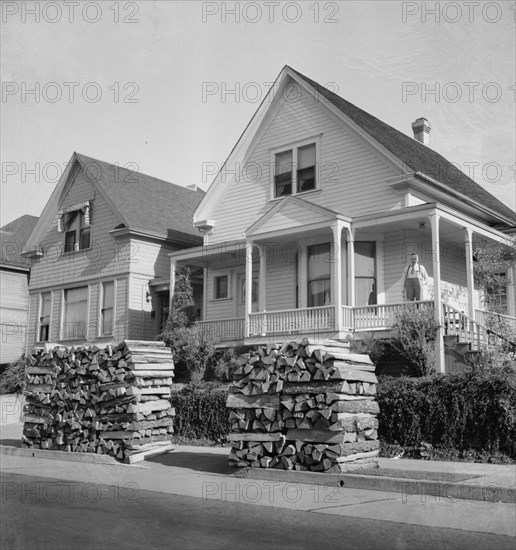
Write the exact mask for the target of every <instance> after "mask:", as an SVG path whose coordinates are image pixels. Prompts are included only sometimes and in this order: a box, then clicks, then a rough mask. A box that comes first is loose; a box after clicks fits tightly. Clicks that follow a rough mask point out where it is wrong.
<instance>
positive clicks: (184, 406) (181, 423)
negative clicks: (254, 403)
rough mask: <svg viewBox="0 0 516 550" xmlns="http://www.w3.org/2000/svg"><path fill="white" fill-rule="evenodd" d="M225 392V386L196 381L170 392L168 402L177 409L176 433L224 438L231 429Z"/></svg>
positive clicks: (188, 436)
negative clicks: (201, 383) (196, 382)
mask: <svg viewBox="0 0 516 550" xmlns="http://www.w3.org/2000/svg"><path fill="white" fill-rule="evenodd" d="M227 395H228V391H227V388H226V387H220V386H219V387H213V386H212V387H210V386H208V387H202V386H198V385H188V386H185V387H184V388H183V389H182V390H181V391H179V392H175V393H173V394H172V397H171V402H172V406H173V407H175V409H176V417H175V421H174V429H175V433H176V435H177V436H182V437H187V438H194V439H203V438H204V439H208V440H210V441H212V442H214V443H221V442H224V441H225V440H226V436H227V434H228V433H229V429H230V425H229V411H228V409H226V399H227Z"/></svg>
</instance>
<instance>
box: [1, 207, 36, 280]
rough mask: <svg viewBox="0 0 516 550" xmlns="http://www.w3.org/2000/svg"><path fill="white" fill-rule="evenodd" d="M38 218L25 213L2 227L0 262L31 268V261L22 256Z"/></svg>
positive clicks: (6, 264) (5, 264)
mask: <svg viewBox="0 0 516 550" xmlns="http://www.w3.org/2000/svg"><path fill="white" fill-rule="evenodd" d="M37 221H38V218H37V217H36V216H30V215H29V214H25V215H24V216H20V217H19V218H17V219H16V220H14V221H12V222H11V223H8V224H7V225H4V226H3V227H0V241H1V249H0V264H1V265H4V266H7V267H9V266H12V267H24V268H26V269H29V267H30V263H29V262H28V261H27V260H26V259H25V258H23V256H21V252H22V250H23V249H24V247H25V243H26V242H27V239H28V238H29V235H30V234H31V233H32V230H33V229H34V227H35V226H36V222H37Z"/></svg>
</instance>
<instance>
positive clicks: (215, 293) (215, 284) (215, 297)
mask: <svg viewBox="0 0 516 550" xmlns="http://www.w3.org/2000/svg"><path fill="white" fill-rule="evenodd" d="M222 279H226V294H225V296H220V295H219V288H218V281H219V280H222ZM230 298H231V296H230V279H229V274H227V273H226V274H219V275H213V300H229V299H230Z"/></svg>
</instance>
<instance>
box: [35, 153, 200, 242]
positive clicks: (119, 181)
mask: <svg viewBox="0 0 516 550" xmlns="http://www.w3.org/2000/svg"><path fill="white" fill-rule="evenodd" d="M66 166H67V167H66V169H65V171H64V173H63V175H62V176H61V178H60V180H59V182H58V184H57V185H56V187H55V189H54V191H53V192H52V195H51V196H50V199H49V200H48V201H47V203H46V205H45V207H44V208H43V212H42V214H41V216H40V218H39V220H38V223H37V224H36V226H35V228H34V230H33V231H32V233H31V235H30V237H29V238H28V239H27V243H26V249H25V251H26V252H32V251H33V250H35V249H36V248H37V247H38V242H40V241H41V238H42V235H43V234H44V232H45V231H47V230H48V227H49V226H50V224H51V223H52V221H53V220H54V219H55V216H56V215H57V214H58V211H59V209H60V208H61V202H62V200H63V193H64V192H65V190H66V188H67V184H68V183H69V182H71V183H72V184H73V181H72V180H73V177H74V170H75V169H76V167H78V166H79V167H80V168H81V169H82V170H84V171H85V173H86V175H87V177H88V180H89V181H90V182H91V184H92V185H94V186H95V187H96V188H97V189H98V190H99V191H100V193H101V195H102V197H103V198H104V199H105V200H106V201H107V202H108V204H109V205H110V206H111V208H112V209H113V210H114V211H115V212H116V214H117V215H118V217H119V218H120V219H121V220H122V222H123V225H122V226H121V227H117V228H116V229H121V228H122V229H123V228H125V229H128V230H132V231H137V232H140V233H144V234H147V235H149V236H154V237H157V238H160V239H164V238H168V239H170V240H173V241H176V242H178V241H179V242H181V243H183V244H185V245H189V246H192V245H196V244H200V243H201V242H202V237H201V236H200V234H199V231H198V230H197V229H195V228H194V227H193V213H194V211H195V209H196V208H197V206H198V205H199V202H200V201H201V199H202V198H203V197H204V191H202V190H201V189H195V190H194V189H192V188H188V187H182V186H180V185H176V184H174V183H169V182H167V181H164V180H161V179H158V178H155V177H152V176H148V175H146V174H142V173H140V172H135V171H132V170H128V169H127V168H122V167H121V166H118V165H114V164H110V163H108V162H105V161H102V160H98V159H94V158H92V157H88V156H86V155H82V154H80V153H76V152H74V153H73V155H72V157H71V159H70V161H69V162H68V163H67V165H66ZM113 229H115V228H113Z"/></svg>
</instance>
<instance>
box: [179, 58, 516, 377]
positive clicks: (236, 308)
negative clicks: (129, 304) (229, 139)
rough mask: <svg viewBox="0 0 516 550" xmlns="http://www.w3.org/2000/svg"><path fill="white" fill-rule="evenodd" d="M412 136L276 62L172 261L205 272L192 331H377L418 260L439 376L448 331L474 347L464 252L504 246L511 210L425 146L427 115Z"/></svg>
mask: <svg viewBox="0 0 516 550" xmlns="http://www.w3.org/2000/svg"><path fill="white" fill-rule="evenodd" d="M413 131H414V135H413V136H412V135H410V136H409V135H406V134H404V133H402V132H400V131H398V130H396V129H395V128H392V127H391V126H389V125H388V124H386V123H384V122H382V121H381V120H379V119H378V118H376V117H374V116H372V115H370V114H369V113H367V112H365V111H363V110H362V109H360V108H358V107H356V106H355V105H352V104H351V103H349V102H348V101H346V100H345V99H343V98H342V97H340V96H338V95H337V94H335V93H333V92H331V91H329V90H328V89H326V88H325V87H323V86H321V85H320V84H318V83H317V82H314V81H313V80H311V79H310V78H307V77H306V76H304V75H302V74H301V73H299V72H297V71H295V70H293V69H292V68H290V67H288V66H286V67H284V69H283V70H282V71H281V73H280V75H279V76H278V78H277V80H276V82H275V84H274V86H272V87H271V91H270V92H269V96H268V97H267V98H266V99H265V100H264V101H263V102H262V104H261V105H260V107H259V108H258V110H257V112H256V113H255V115H254V116H253V118H252V120H251V121H250V123H249V124H248V125H247V127H246V128H245V130H244V132H243V134H242V136H241V137H240V139H239V141H238V142H237V143H236V145H235V146H234V148H233V149H232V151H231V153H230V155H229V157H228V158H227V160H226V162H225V164H224V165H223V167H222V169H221V171H220V173H219V174H218V175H217V176H216V178H215V179H214V181H213V183H212V184H211V186H210V188H209V190H208V192H207V193H206V196H205V197H204V198H203V200H202V201H201V203H200V204H199V206H198V207H197V209H196V211H195V213H194V225H195V227H197V228H199V229H200V230H201V231H202V232H203V234H204V244H203V246H201V247H197V248H192V249H188V250H184V251H177V252H174V253H172V254H171V255H170V259H171V264H172V265H171V270H172V273H173V272H174V270H175V269H176V265H177V264H178V263H184V264H188V265H193V266H197V267H199V268H201V267H202V268H203V270H204V294H203V296H204V306H203V319H202V321H201V322H200V323H199V327H200V328H201V330H202V331H204V332H205V333H209V334H212V335H213V336H214V337H215V338H217V339H218V340H220V341H222V342H224V341H226V342H242V341H245V342H247V343H252V342H257V341H260V339H262V340H263V339H265V340H271V339H272V340H280V339H282V338H285V337H290V336H293V335H312V336H317V337H321V338H327V337H331V338H338V339H344V338H346V337H348V336H350V335H352V336H353V337H359V335H360V332H363V331H375V332H382V331H383V333H384V334H386V333H388V331H389V329H390V327H391V326H392V323H393V320H394V318H395V315H396V313H397V311H399V310H400V308H402V307H404V303H403V299H402V284H401V279H402V274H403V271H404V269H405V267H406V266H407V264H408V262H409V256H410V254H411V253H412V252H417V253H418V254H419V258H420V261H421V262H422V263H423V264H424V266H426V269H427V271H428V274H429V284H428V288H427V289H426V290H427V293H426V297H425V298H424V299H422V300H420V302H419V303H418V304H417V307H419V308H426V309H431V310H433V311H434V314H435V317H436V319H437V320H438V321H439V323H440V324H441V327H442V329H441V330H442V334H441V338H440V340H439V359H438V360H439V363H438V365H439V369H440V370H441V371H443V370H444V368H445V354H444V347H445V345H444V343H445V340H444V339H445V338H446V337H451V340H450V339H449V341H448V342H447V347H449V348H452V347H453V342H456V343H457V345H458V344H461V345H462V344H464V343H466V344H467V346H468V347H469V348H471V347H473V348H474V347H475V346H478V345H479V341H480V339H481V337H482V335H485V331H484V328H485V327H484V325H483V319H485V312H483V311H482V297H481V296H480V295H479V291H478V289H476V288H475V285H474V277H473V263H474V258H473V249H474V246H475V243H476V242H478V241H479V240H480V239H485V240H487V241H488V242H493V243H509V242H511V239H512V238H513V237H512V236H511V235H514V228H515V225H516V214H515V212H514V211H513V210H511V209H510V208H509V207H508V206H506V205H505V204H503V203H502V202H501V201H500V200H498V199H497V198H495V197H494V196H493V195H491V194H490V193H489V192H488V191H486V190H485V189H484V188H483V187H481V186H480V185H478V184H477V183H476V182H475V181H473V180H471V179H470V178H469V177H467V176H466V175H465V174H463V173H462V172H460V171H459V170H457V168H456V167H455V166H454V165H453V164H452V163H450V162H449V161H448V160H447V159H445V158H444V157H443V156H442V155H440V154H438V153H437V152H436V151H433V150H432V149H431V148H430V146H429V141H428V137H429V133H430V124H429V123H428V121H427V120H426V119H424V118H421V119H418V120H417V121H416V122H415V123H414V124H413ZM512 271H513V273H512V274H511V284H510V285H509V287H508V288H507V289H506V293H505V297H504V299H505V306H506V311H505V313H506V314H507V316H508V317H509V318H511V319H513V320H515V321H516V319H514V317H515V316H516V307H515V302H516V291H515V286H514V269H513V270H512ZM448 344H452V345H448ZM451 351H453V350H451Z"/></svg>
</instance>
